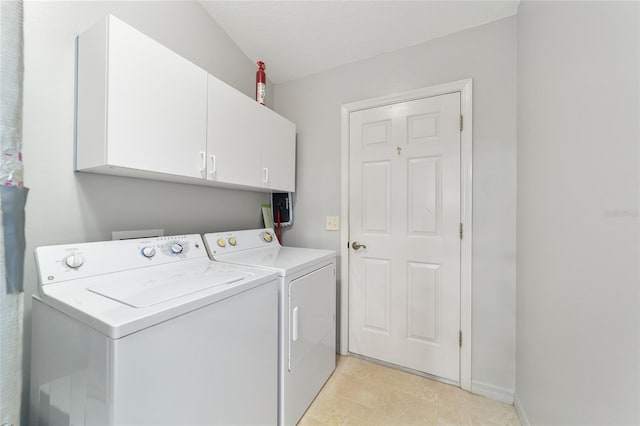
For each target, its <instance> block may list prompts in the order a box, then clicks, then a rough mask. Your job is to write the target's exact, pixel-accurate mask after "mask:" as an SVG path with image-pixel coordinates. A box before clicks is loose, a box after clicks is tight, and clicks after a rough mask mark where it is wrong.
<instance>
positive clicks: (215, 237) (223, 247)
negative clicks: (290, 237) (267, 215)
mask: <svg viewBox="0 0 640 426" xmlns="http://www.w3.org/2000/svg"><path fill="white" fill-rule="evenodd" d="M204 242H205V245H206V246H207V250H209V256H210V257H214V256H215V255H219V254H226V253H235V252H238V251H242V250H249V249H255V248H260V247H270V246H279V245H280V243H279V242H278V238H276V234H275V232H273V230H272V229H269V228H263V229H249V230H245V231H231V232H216V233H211V234H205V235H204Z"/></svg>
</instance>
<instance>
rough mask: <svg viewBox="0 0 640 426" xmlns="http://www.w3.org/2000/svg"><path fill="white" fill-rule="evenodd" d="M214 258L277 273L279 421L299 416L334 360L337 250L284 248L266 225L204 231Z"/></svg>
mask: <svg viewBox="0 0 640 426" xmlns="http://www.w3.org/2000/svg"><path fill="white" fill-rule="evenodd" d="M204 240H205V244H206V245H207V249H208V250H209V254H210V256H211V258H212V259H214V260H216V261H218V262H224V263H228V264H235V265H245V266H254V267H259V268H264V269H266V270H270V271H275V272H277V273H278V275H279V277H280V315H279V323H280V326H279V328H280V330H279V331H280V333H279V340H278V342H279V347H280V352H279V385H278V389H279V398H278V413H279V414H278V423H279V424H281V425H294V424H296V423H297V422H298V420H300V418H301V417H302V415H303V414H304V412H305V411H306V410H307V408H308V407H309V405H310V404H311V402H312V401H313V399H314V398H315V397H316V395H317V394H318V392H319V391H320V389H321V388H322V386H323V385H324V383H325V382H326V380H327V379H328V378H329V376H330V375H331V373H332V372H333V370H334V369H335V360H336V322H335V321H336V315H335V314H336V253H335V252H334V251H331V250H316V249H307V248H297V247H283V246H281V245H280V243H279V242H278V240H277V239H276V237H275V235H274V233H273V231H272V230H270V229H252V230H246V231H235V232H222V233H212V234H206V235H205V236H204Z"/></svg>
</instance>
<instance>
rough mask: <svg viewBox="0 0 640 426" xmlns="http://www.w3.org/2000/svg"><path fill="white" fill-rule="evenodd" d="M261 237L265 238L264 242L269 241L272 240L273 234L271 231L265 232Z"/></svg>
mask: <svg viewBox="0 0 640 426" xmlns="http://www.w3.org/2000/svg"><path fill="white" fill-rule="evenodd" d="M262 239H263V240H265V241H266V242H268V243H270V242H271V241H273V234H271V232H265V233H264V234H263V235H262Z"/></svg>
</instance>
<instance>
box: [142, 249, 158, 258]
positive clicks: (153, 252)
mask: <svg viewBox="0 0 640 426" xmlns="http://www.w3.org/2000/svg"><path fill="white" fill-rule="evenodd" d="M142 255H143V256H144V257H147V258H149V259H151V258H152V257H153V256H155V255H156V249H154V248H153V247H149V246H146V247H143V248H142Z"/></svg>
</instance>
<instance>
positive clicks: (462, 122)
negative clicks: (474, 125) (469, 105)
mask: <svg viewBox="0 0 640 426" xmlns="http://www.w3.org/2000/svg"><path fill="white" fill-rule="evenodd" d="M463 127H464V120H463V119H462V115H460V131H462V128H463Z"/></svg>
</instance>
